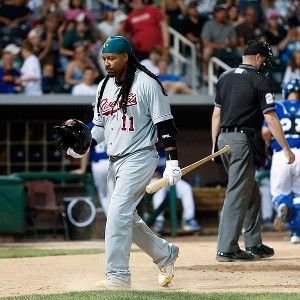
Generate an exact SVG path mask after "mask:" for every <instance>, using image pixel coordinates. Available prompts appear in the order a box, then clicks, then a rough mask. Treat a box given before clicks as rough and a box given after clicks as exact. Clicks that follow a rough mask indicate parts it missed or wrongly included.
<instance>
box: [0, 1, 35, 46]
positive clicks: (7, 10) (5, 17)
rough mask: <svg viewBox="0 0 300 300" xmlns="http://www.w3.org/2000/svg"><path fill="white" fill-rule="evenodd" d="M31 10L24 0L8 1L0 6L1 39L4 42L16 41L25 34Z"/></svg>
mask: <svg viewBox="0 0 300 300" xmlns="http://www.w3.org/2000/svg"><path fill="white" fill-rule="evenodd" d="M31 16H32V11H31V10H30V9H29V8H28V7H27V6H26V1H25V0H15V1H10V2H8V3H7V4H6V3H4V4H1V6H0V33H1V35H2V37H1V40H2V41H5V42H6V43H9V42H11V43H17V42H20V41H21V40H22V38H24V37H25V36H26V33H27V31H28V24H27V22H28V21H29V19H30V17H31Z"/></svg>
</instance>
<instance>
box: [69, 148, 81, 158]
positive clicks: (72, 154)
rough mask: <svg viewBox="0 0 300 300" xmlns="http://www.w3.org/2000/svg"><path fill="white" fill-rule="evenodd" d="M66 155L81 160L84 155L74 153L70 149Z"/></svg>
mask: <svg viewBox="0 0 300 300" xmlns="http://www.w3.org/2000/svg"><path fill="white" fill-rule="evenodd" d="M67 154H68V155H70V156H72V157H74V158H82V157H83V155H84V154H78V153H76V152H75V151H74V150H73V149H72V148H68V150H67Z"/></svg>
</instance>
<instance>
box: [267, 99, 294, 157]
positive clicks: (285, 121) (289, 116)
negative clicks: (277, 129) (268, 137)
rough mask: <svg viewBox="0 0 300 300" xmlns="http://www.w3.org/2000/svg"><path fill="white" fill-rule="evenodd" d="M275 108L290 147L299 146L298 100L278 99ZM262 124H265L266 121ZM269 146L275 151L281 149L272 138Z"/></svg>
mask: <svg viewBox="0 0 300 300" xmlns="http://www.w3.org/2000/svg"><path fill="white" fill-rule="evenodd" d="M275 109H276V114H277V116H278V118H279V120H280V123H281V126H282V129H283V132H284V135H285V138H286V139H287V142H288V144H289V146H290V148H300V100H283V101H279V102H277V103H276V104H275ZM264 126H265V127H266V126H267V124H266V122H265V123H264ZM271 148H272V149H273V150H274V151H276V152H277V151H280V150H282V148H281V147H280V145H279V144H278V143H277V141H276V140H275V139H274V138H273V139H272V141H271Z"/></svg>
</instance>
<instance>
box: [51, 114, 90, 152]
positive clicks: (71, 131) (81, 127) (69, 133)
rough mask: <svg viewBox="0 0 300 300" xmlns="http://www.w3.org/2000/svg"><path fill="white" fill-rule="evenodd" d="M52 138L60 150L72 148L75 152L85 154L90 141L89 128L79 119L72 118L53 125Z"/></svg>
mask: <svg viewBox="0 0 300 300" xmlns="http://www.w3.org/2000/svg"><path fill="white" fill-rule="evenodd" d="M53 138H54V141H55V143H56V146H57V147H58V148H59V149H60V150H67V149H68V148H72V149H73V150H74V151H75V152H76V153H77V154H85V153H86V152H87V150H88V149H89V147H90V145H91V141H92V135H91V131H90V129H89V128H88V127H87V126H86V125H85V124H84V123H83V122H81V121H79V120H76V119H72V120H69V121H66V122H64V123H63V124H62V125H61V126H54V127H53Z"/></svg>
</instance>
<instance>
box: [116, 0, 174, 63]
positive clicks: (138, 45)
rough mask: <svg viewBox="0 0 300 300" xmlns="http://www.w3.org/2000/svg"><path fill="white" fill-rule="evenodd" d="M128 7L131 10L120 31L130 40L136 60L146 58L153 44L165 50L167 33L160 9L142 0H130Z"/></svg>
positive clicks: (167, 42)
mask: <svg viewBox="0 0 300 300" xmlns="http://www.w3.org/2000/svg"><path fill="white" fill-rule="evenodd" d="M130 7H131V8H132V12H130V13H129V14H128V18H127V20H126V21H125V24H124V26H123V28H122V29H121V33H125V34H126V35H128V36H129V38H130V39H131V40H132V43H133V45H134V47H135V54H136V56H137V58H138V60H143V59H145V58H147V57H148V56H149V52H150V49H151V48H153V47H155V46H160V47H162V48H164V51H165V52H167V51H168V50H167V49H168V47H169V33H168V27H167V22H166V17H165V15H164V14H163V13H162V11H161V10H160V9H159V8H157V7H154V6H153V5H148V4H144V2H143V0H130ZM145 37H147V38H145Z"/></svg>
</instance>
